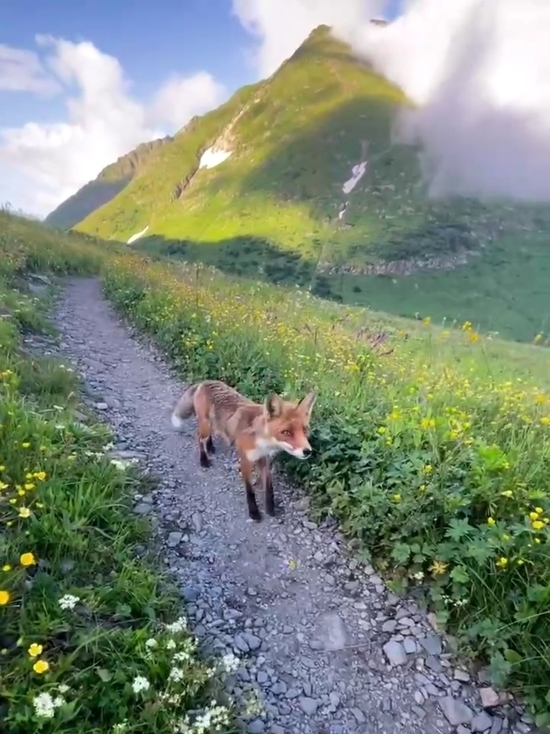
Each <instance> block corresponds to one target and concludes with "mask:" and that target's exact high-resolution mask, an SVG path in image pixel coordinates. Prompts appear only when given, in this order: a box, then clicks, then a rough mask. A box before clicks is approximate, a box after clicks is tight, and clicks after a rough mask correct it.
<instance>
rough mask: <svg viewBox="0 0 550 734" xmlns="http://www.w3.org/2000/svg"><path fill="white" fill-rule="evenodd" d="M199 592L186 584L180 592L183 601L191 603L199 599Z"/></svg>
mask: <svg viewBox="0 0 550 734" xmlns="http://www.w3.org/2000/svg"><path fill="white" fill-rule="evenodd" d="M199 593H200V592H199V590H198V589H197V587H196V586H191V585H190V584H187V585H186V586H184V587H183V589H182V590H181V595H182V596H183V598H184V599H185V601H188V602H193V601H196V600H197V599H198V598H199Z"/></svg>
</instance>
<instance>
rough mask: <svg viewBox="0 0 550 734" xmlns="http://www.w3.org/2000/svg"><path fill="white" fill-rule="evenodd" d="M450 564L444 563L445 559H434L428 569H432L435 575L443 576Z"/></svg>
mask: <svg viewBox="0 0 550 734" xmlns="http://www.w3.org/2000/svg"><path fill="white" fill-rule="evenodd" d="M448 565H449V564H448V563H444V562H443V561H434V562H433V563H432V565H431V566H430V568H429V569H428V570H429V571H431V572H432V573H433V575H434V576H441V575H442V574H444V573H445V571H446V570H447V568H448Z"/></svg>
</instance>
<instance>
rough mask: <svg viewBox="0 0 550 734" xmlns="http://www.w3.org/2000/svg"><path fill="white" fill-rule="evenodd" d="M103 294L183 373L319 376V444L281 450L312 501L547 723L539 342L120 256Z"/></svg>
mask: <svg viewBox="0 0 550 734" xmlns="http://www.w3.org/2000/svg"><path fill="white" fill-rule="evenodd" d="M105 292H106V294H107V295H108V297H109V298H110V299H112V301H113V302H114V304H115V305H116V307H117V308H118V309H119V310H120V311H121V312H122V313H124V314H125V315H126V316H128V317H129V318H130V319H131V320H132V321H133V322H134V323H135V324H136V325H137V326H138V327H140V328H141V329H144V330H145V331H147V332H149V333H150V334H151V335H153V336H154V337H155V338H156V340H157V341H158V343H159V345H160V346H161V347H162V348H163V349H164V350H165V351H166V353H167V354H168V355H169V356H170V357H171V358H172V359H173V360H174V362H175V364H176V365H178V367H179V369H180V370H181V373H182V375H183V376H185V378H186V379H187V380H198V379H205V378H216V379H223V380H225V381H227V382H228V383H229V384H231V385H234V386H235V387H237V389H239V390H241V391H242V392H244V393H245V394H246V395H248V396H250V397H252V398H255V399H263V398H264V397H265V396H266V395H267V394H268V393H269V392H270V391H273V390H274V391H277V392H279V393H282V394H284V395H287V396H289V397H293V398H295V397H298V396H300V395H301V394H303V393H305V392H306V391H307V390H309V389H311V388H312V387H314V388H316V389H317V390H318V392H319V398H318V402H317V403H316V407H315V410H314V417H313V431H312V445H313V446H314V449H315V458H314V460H313V461H311V462H307V463H306V462H302V463H300V464H298V463H297V462H292V461H291V460H290V459H286V458H282V459H281V462H282V466H283V468H284V469H285V470H286V471H287V472H288V474H289V475H290V476H292V477H294V479H296V480H297V481H299V482H300V483H301V484H302V485H303V486H304V487H306V488H307V491H308V492H309V494H310V496H311V501H312V503H311V506H312V508H313V511H314V513H315V514H317V515H318V516H320V517H322V516H326V515H330V516H333V517H335V518H337V519H338V521H339V523H340V526H341V528H342V530H343V532H344V533H345V534H346V535H347V536H348V538H349V539H350V541H351V542H352V545H353V546H354V547H355V550H356V552H357V554H358V556H359V557H360V558H362V559H363V560H369V561H371V562H373V563H374V564H375V565H376V567H377V568H378V569H379V570H380V571H381V572H382V573H383V575H384V576H385V577H386V578H387V579H388V580H389V581H390V584H391V585H392V586H393V588H395V589H396V590H401V591H402V590H406V591H408V592H410V593H412V594H413V595H415V596H417V597H418V598H419V599H420V600H421V601H422V602H425V603H426V604H427V605H428V606H430V607H431V608H433V609H435V610H436V611H437V615H438V618H439V620H440V622H441V623H442V624H443V625H444V626H446V628H447V630H448V631H451V632H453V633H454V634H455V635H456V636H457V639H458V644H459V647H460V650H461V653H462V654H463V655H464V656H466V657H468V656H471V657H473V658H474V659H476V660H478V661H479V662H481V663H482V664H484V665H487V666H488V667H489V672H490V675H491V676H492V678H493V681H494V682H495V684H498V685H502V684H504V685H507V686H509V687H511V688H512V689H515V690H516V691H518V692H519V694H520V695H522V696H524V697H525V698H526V700H527V702H528V703H529V705H530V706H531V707H532V708H533V709H534V710H535V712H536V713H537V717H538V718H537V720H538V722H539V723H544V722H548V721H550V706H549V704H548V700H549V697H550V650H549V647H548V640H550V613H549V611H548V610H549V607H548V589H549V588H550V571H549V569H550V530H549V527H550V524H549V518H550V479H549V477H550V472H549V469H550V395H549V392H548V388H549V387H550V383H549V378H548V374H549V373H548V366H549V364H550V351H549V350H548V348H546V347H543V346H540V345H539V346H534V345H533V346H526V345H518V344H513V343H507V342H504V341H501V340H499V339H497V338H494V337H491V338H489V337H483V336H481V335H480V334H479V333H478V332H477V331H476V329H475V328H474V327H473V326H472V325H471V324H469V323H465V324H457V325H454V326H449V327H448V328H447V329H444V328H442V327H441V326H433V325H432V324H430V323H422V322H410V321H406V320H404V319H403V320H400V319H395V318H393V317H390V316H388V315H384V314H377V313H371V312H365V311H364V310H361V309H353V308H342V307H339V306H336V305H331V304H329V303H327V302H323V301H322V300H318V299H314V298H311V297H310V296H308V295H307V294H305V293H304V292H301V291H297V290H296V289H287V290H284V289H281V288H276V287H270V286H267V285H262V284H260V283H254V284H253V283H250V282H247V281H246V280H243V279H231V278H227V277H225V276H222V275H221V274H219V273H216V272H215V271H213V270H212V269H210V268H205V267H184V266H180V267H176V266H175V265H174V264H172V263H163V262H158V263H152V262H150V261H147V260H141V259H140V258H139V257H135V256H132V255H129V254H123V255H121V256H120V257H118V258H116V259H115V260H114V261H111V262H110V265H109V270H108V272H107V273H106V276H105ZM379 335H383V336H384V340H383V341H382V343H381V344H380V345H379V346H378V347H375V346H373V342H374V340H375V338H376V337H378V336H379ZM304 464H305V465H304Z"/></svg>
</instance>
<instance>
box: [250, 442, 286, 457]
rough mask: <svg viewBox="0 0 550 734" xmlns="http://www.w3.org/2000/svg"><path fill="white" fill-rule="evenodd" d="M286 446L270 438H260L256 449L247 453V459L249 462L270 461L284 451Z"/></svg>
mask: <svg viewBox="0 0 550 734" xmlns="http://www.w3.org/2000/svg"><path fill="white" fill-rule="evenodd" d="M285 449H286V444H284V443H280V442H279V441H275V440H274V439H269V438H259V439H258V441H257V443H256V448H254V449H249V450H248V451H247V452H246V458H247V459H248V460H249V461H259V460H260V459H268V458H269V457H270V456H273V455H274V454H276V453H278V452H279V451H284V450H285Z"/></svg>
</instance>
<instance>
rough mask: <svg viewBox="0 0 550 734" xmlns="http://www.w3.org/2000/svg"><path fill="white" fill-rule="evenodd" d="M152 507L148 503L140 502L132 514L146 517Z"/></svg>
mask: <svg viewBox="0 0 550 734" xmlns="http://www.w3.org/2000/svg"><path fill="white" fill-rule="evenodd" d="M152 509H153V507H152V505H150V504H149V503H148V502H140V503H139V504H138V505H136V506H135V507H134V513H135V514H136V515H148V514H149V513H150V512H151V511H152Z"/></svg>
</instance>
